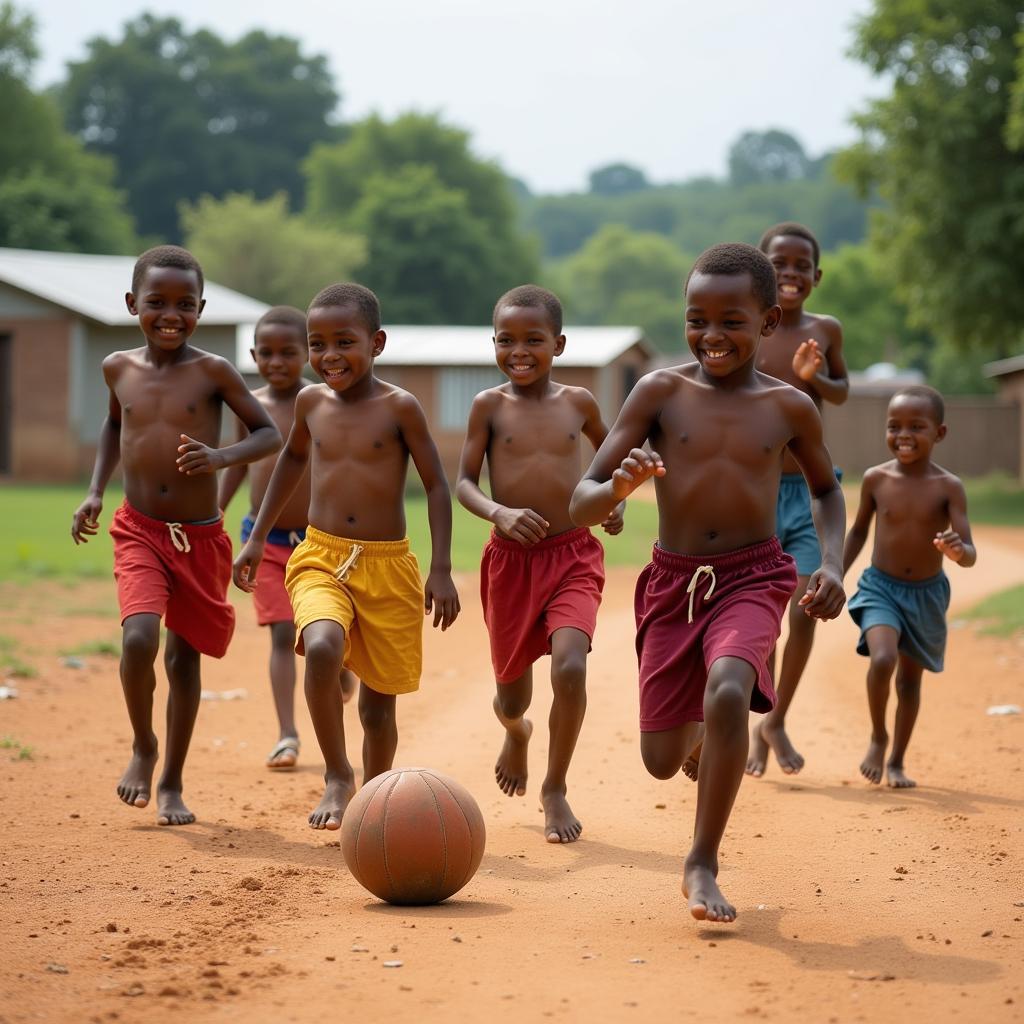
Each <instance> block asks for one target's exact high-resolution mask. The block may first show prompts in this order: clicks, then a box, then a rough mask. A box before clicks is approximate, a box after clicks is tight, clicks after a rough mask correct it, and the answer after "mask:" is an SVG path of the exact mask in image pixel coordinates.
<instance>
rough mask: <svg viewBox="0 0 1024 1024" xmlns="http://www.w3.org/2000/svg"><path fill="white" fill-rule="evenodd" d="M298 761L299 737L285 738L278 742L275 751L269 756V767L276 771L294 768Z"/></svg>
mask: <svg viewBox="0 0 1024 1024" xmlns="http://www.w3.org/2000/svg"><path fill="white" fill-rule="evenodd" d="M298 760H299V738H298V736H284V737H282V738H281V739H279V740H278V741H277V744H276V745H275V747H274V749H273V750H271V752H270V753H269V754H268V755H267V767H268V768H273V769H275V770H279V769H281V768H294V767H295V765H296V763H297V762H298Z"/></svg>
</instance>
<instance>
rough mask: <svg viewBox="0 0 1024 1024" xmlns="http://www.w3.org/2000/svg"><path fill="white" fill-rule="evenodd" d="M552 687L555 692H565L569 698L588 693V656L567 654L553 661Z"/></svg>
mask: <svg viewBox="0 0 1024 1024" xmlns="http://www.w3.org/2000/svg"><path fill="white" fill-rule="evenodd" d="M551 685H552V686H553V687H554V688H555V692H556V693H557V692H558V691H563V692H564V693H565V694H566V695H567V696H580V695H581V694H582V693H585V692H586V685H587V659H586V655H581V654H566V655H562V656H560V657H558V658H557V659H552V662H551Z"/></svg>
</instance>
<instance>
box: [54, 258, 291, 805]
mask: <svg viewBox="0 0 1024 1024" xmlns="http://www.w3.org/2000/svg"><path fill="white" fill-rule="evenodd" d="M125 301H126V303H127V304H128V310H129V312H130V313H131V314H132V316H137V317H138V318H139V327H140V328H141V329H142V334H143V336H144V337H145V339H146V344H145V345H144V346H143V347H142V348H137V349H133V350H131V351H127V352H112V353H111V354H110V355H109V356H107V358H106V359H104V360H103V377H104V380H105V381H106V382H107V387H108V388H109V389H110V404H109V408H108V412H107V417H106V419H105V420H104V421H103V427H102V430H101V431H100V440H99V448H98V450H97V453H96V465H95V468H94V469H93V474H92V482H91V483H90V485H89V494H88V497H86V499H85V501H83V502H82V504H81V505H79V506H78V509H77V511H76V512H75V514H74V518H73V519H72V523H71V536H72V537H73V538H74V540H75V543H76V544H78V543H85V542H86V541H87V540H88V539H89V537H91V536H93V535H95V534H96V533H97V532H98V530H99V524H98V520H99V515H100V512H101V510H102V508H103V492H104V491H105V490H106V486H107V483H108V481H109V480H110V475H111V474H112V473H113V471H114V468H115V467H116V466H117V464H118V462H119V461H120V462H121V466H122V470H123V473H124V491H125V501H124V504H123V505H122V506H121V507H120V508H119V509H118V510H117V511H116V512H115V513H114V519H113V522H112V523H111V527H110V534H111V536H112V537H113V538H114V575H115V577H116V578H117V596H118V601H119V603H120V606H121V624H122V627H123V638H122V645H121V684H122V686H123V688H124V695H125V701H126V702H127V704H128V717H129V718H130V719H131V723H132V729H133V732H134V738H133V741H132V758H131V760H130V761H129V762H128V767H127V769H126V770H125V773H124V775H123V776H122V777H121V781H120V782H119V783H118V786H117V793H118V796H120V798H121V799H122V800H123V801H124V802H125V803H126V804H128V805H129V806H130V807H145V806H146V805H147V804H148V803H149V800H150V795H151V794H150V788H151V785H152V779H153V769H154V768H155V766H156V760H157V739H156V735H155V733H154V732H153V690H154V688H155V687H156V676H155V674H154V671H153V666H154V663H155V661H156V656H157V651H158V649H159V646H160V619H161V616H166V623H167V645H166V648H165V651H164V666H165V668H166V670H167V681H168V683H169V686H170V690H169V693H168V696H167V754H166V756H165V758H164V770H163V774H162V775H161V777H160V780H159V782H158V783H157V823H158V824H160V825H187V824H189V823H190V822H193V821H195V815H194V814H193V813H192V812H191V811H190V810H189V809H188V808H187V807H186V806H185V803H184V801H183V799H182V770H183V768H184V765H185V756H186V754H187V753H188V745H189V740H190V739H191V737H192V727H193V725H194V724H195V720H196V714H197V712H198V710H199V693H200V690H201V686H200V681H199V656H200V655H201V654H208V655H211V656H212V657H214V658H221V657H223V656H224V653H225V651H226V650H227V647H228V642H229V641H230V640H231V635H232V633H233V632H234V628H235V613H234V609H232V607H231V605H230V604H228V602H227V586H228V581H229V580H230V578H231V541H230V539H229V538H228V536H227V534H226V533H225V532H224V527H223V525H222V523H221V519H222V517H221V513H220V509H219V507H218V505H217V477H216V471H217V470H218V469H221V468H223V467H226V466H233V465H237V464H239V463H244V462H252V461H254V460H255V459H260V458H263V457H264V456H265V455H270V454H271V453H272V452H274V451H276V450H277V449H278V448H279V447H280V446H281V437H280V434H278V432H277V428H276V427H275V426H274V424H273V423H272V422H271V420H270V417H269V416H268V415H267V413H266V411H265V410H264V409H263V407H262V406H261V405H260V403H259V402H258V401H257V400H256V399H255V398H253V397H252V395H251V394H250V393H249V389H248V388H247V387H246V386H245V382H244V381H243V380H242V378H241V376H240V375H239V373H238V371H237V370H236V369H235V368H234V366H232V365H231V363H229V362H228V361H227V360H226V359H221V358H220V356H215V355H211V354H210V353H208V352H202V351H200V350H199V349H197V348H193V347H192V346H191V345H190V344H189V343H188V339H189V337H190V336H191V335H192V332H193V331H194V330H195V329H196V324H197V322H198V320H199V316H200V314H201V313H202V311H203V305H204V300H203V272H202V270H201V269H200V267H199V264H198V263H197V262H196V260H195V257H193V256H192V254H191V253H190V252H188V251H186V250H185V249H179V248H178V247H177V246H171V245H162V246H158V247H157V248H155V249H150V250H148V251H147V252H144V253H143V254H142V255H141V256H140V257H139V259H138V261H137V262H136V264H135V271H134V273H133V274H132V290H131V291H130V292H128V294H127V295H126V296H125ZM224 405H227V406H228V408H229V409H231V411H232V412H234V414H235V415H236V416H237V417H238V418H239V419H240V420H241V422H242V423H243V424H244V425H245V428H246V436H245V437H244V438H242V439H241V440H239V441H238V442H237V443H235V444H232V445H229V446H228V447H227V448H218V447H217V444H218V441H219V439H220V426H221V409H222V407H223V406H224Z"/></svg>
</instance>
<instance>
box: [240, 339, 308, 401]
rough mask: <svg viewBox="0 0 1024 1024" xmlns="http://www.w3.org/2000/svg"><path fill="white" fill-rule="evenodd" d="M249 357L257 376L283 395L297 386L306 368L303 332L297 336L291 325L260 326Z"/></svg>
mask: <svg viewBox="0 0 1024 1024" xmlns="http://www.w3.org/2000/svg"><path fill="white" fill-rule="evenodd" d="M252 357H253V359H255V360H256V369H257V370H258V371H259V374H260V376H261V377H262V378H263V379H264V380H265V381H266V382H267V383H268V384H269V385H270V387H271V388H272V389H273V390H275V391H287V390H289V389H290V388H293V387H294V386H295V384H296V383H297V382H298V380H299V378H300V377H301V376H302V368H303V367H304V366H305V365H306V359H307V357H308V352H307V349H306V335H305V332H303V333H299V330H298V327H296V326H294V325H292V324H275V323H264V324H260V325H259V327H257V328H256V338H255V345H254V347H253V349H252Z"/></svg>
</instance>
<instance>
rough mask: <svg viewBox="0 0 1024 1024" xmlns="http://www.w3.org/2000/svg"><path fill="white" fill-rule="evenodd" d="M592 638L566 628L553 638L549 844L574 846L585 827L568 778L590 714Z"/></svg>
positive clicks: (546, 788) (546, 790)
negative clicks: (570, 793)
mask: <svg viewBox="0 0 1024 1024" xmlns="http://www.w3.org/2000/svg"><path fill="white" fill-rule="evenodd" d="M589 651H590V637H588V636H587V634H586V633H584V632H583V630H581V629H574V628H573V627H572V626H563V627H562V628H560V629H556V630H555V631H554V632H553V633H552V634H551V689H552V698H551V714H550V716H549V718H548V728H549V730H550V733H551V742H550V745H549V747H548V773H547V775H546V776H545V778H544V782H543V783H542V784H541V788H540V800H541V803H542V804H543V806H544V837H545V838H546V839H547V841H548V842H549V843H572V842H575V841H576V840H577V839H579V837H580V833H581V832H582V831H583V826H582V825H581V824H580V822H579V819H578V818H577V817H576V815H575V814H573V813H572V808H571V807H570V806H569V801H568V800H566V798H565V797H566V792H567V786H566V781H565V778H566V775H567V774H568V771H569V762H570V761H571V760H572V754H573V751H574V750H575V749H576V740H577V738H578V737H579V734H580V728H581V727H582V725H583V716H584V715H585V714H586V711H587V654H588V653H589Z"/></svg>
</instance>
